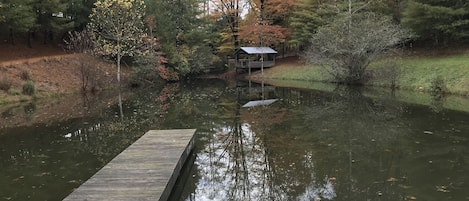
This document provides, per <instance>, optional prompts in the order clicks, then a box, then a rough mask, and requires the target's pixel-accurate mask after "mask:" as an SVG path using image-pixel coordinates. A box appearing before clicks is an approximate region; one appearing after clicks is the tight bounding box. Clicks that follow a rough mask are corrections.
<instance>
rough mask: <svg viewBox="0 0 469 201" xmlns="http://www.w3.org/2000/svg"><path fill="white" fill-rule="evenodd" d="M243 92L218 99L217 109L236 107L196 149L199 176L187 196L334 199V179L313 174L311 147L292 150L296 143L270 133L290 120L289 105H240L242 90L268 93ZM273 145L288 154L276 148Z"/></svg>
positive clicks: (230, 198)
mask: <svg viewBox="0 0 469 201" xmlns="http://www.w3.org/2000/svg"><path fill="white" fill-rule="evenodd" d="M254 91H255V90H254ZM240 93H241V92H240V91H239V90H238V94H237V98H236V100H231V101H233V102H234V104H233V102H231V103H227V102H228V101H227V100H224V101H223V100H222V101H221V102H222V103H221V104H219V105H221V106H222V107H221V108H219V109H218V110H222V111H232V112H234V113H233V114H232V115H226V114H225V115H224V116H225V117H231V119H232V122H231V123H230V124H225V125H220V126H219V127H214V128H213V130H212V132H213V134H209V135H210V137H209V139H207V142H206V143H205V145H204V147H203V148H202V150H201V151H199V152H198V153H197V159H196V161H195V165H196V166H197V167H198V175H199V177H200V178H198V180H197V184H196V185H197V188H196V189H195V191H194V192H192V194H191V195H190V196H188V197H187V198H186V200H305V201H306V200H320V199H329V200H331V199H333V198H334V197H335V196H336V194H335V190H334V184H333V182H334V180H333V179H331V178H329V177H325V178H318V177H317V176H316V175H315V173H314V172H315V171H314V163H313V160H312V154H311V153H308V152H307V151H306V152H304V151H303V154H298V152H295V151H289V150H288V149H289V147H291V146H292V144H291V142H289V141H288V139H282V138H283V136H277V137H276V136H269V135H270V134H271V130H272V129H273V128H274V127H275V126H276V125H279V124H281V123H282V122H285V121H287V120H289V112H288V110H287V109H286V108H285V105H284V104H282V103H279V104H273V105H270V106H257V107H252V108H240V105H241V104H242V100H241V99H242V97H240V96H247V97H249V98H251V99H252V98H255V97H256V96H257V97H259V96H261V98H262V99H263V98H266V97H264V90H263V89H262V94H257V95H256V94H255V93H256V92H254V93H248V94H242V95H240ZM227 108H230V109H227ZM279 140H280V141H281V140H286V141H285V142H283V143H279V142H278V141H279ZM271 146H273V147H271ZM272 148H273V149H276V150H283V151H285V153H287V154H286V155H285V154H278V152H277V151H271V149H272ZM285 148H286V149H285ZM298 172H301V173H298Z"/></svg>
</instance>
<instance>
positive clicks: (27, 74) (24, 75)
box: [20, 69, 31, 81]
mask: <svg viewBox="0 0 469 201" xmlns="http://www.w3.org/2000/svg"><path fill="white" fill-rule="evenodd" d="M20 78H21V79H22V80H24V81H28V80H31V73H30V72H29V70H28V69H22V70H21V74H20Z"/></svg>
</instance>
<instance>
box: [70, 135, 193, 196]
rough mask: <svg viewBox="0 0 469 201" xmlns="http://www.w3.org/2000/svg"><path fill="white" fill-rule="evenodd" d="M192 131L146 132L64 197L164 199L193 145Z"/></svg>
mask: <svg viewBox="0 0 469 201" xmlns="http://www.w3.org/2000/svg"><path fill="white" fill-rule="evenodd" d="M194 133H195V129H183V130H151V131H149V132H147V133H146V134H145V135H143V136H142V137H141V138H140V139H138V140H137V141H136V142H135V143H133V144H132V145H130V146H129V147H128V148H127V149H126V150H124V151H123V152H122V153H120V154H119V155H118V156H116V157H115V158H114V159H113V160H112V161H111V162H109V163H108V164H107V165H106V166H105V167H103V168H102V169H101V170H99V171H98V172H97V173H96V174H95V175H93V176H92V177H91V178H90V179H89V180H88V181H86V182H85V183H84V184H82V185H81V186H80V187H79V188H77V189H76V190H75V191H74V192H73V193H71V194H70V195H69V196H68V197H66V198H65V199H64V200H65V201H85V200H86V201H94V200H96V201H97V200H99V201H102V200H111V201H124V200H126V201H127V200H130V201H140V200H160V201H162V200H167V199H168V197H169V194H170V193H171V190H172V188H173V186H174V184H175V182H176V179H177V177H178V175H179V173H180V172H181V169H182V166H183V165H184V162H185V161H186V160H187V158H188V156H189V154H190V152H191V150H192V149H193V147H194V140H193V136H194Z"/></svg>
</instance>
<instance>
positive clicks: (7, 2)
mask: <svg viewBox="0 0 469 201" xmlns="http://www.w3.org/2000/svg"><path fill="white" fill-rule="evenodd" d="M0 13H2V15H4V18H3V20H4V23H3V24H2V27H4V28H6V30H7V31H8V32H9V38H10V42H11V43H12V44H14V43H15V42H14V38H15V34H16V33H26V32H28V31H30V30H31V29H33V28H34V26H35V25H36V14H35V12H34V9H33V6H32V0H4V1H3V6H1V7H0ZM0 22H1V20H0Z"/></svg>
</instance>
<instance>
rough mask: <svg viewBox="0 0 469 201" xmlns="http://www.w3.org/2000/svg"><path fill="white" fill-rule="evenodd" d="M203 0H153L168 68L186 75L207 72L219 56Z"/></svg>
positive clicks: (152, 9)
mask: <svg viewBox="0 0 469 201" xmlns="http://www.w3.org/2000/svg"><path fill="white" fill-rule="evenodd" d="M199 5H201V1H200V0H152V1H151V2H150V6H149V7H148V13H149V15H151V16H152V18H154V21H155V22H154V23H155V25H154V27H155V28H154V29H153V30H154V33H153V34H154V35H156V36H157V37H158V38H159V41H160V43H161V45H162V50H163V51H164V52H165V53H166V57H167V59H168V64H167V68H169V69H167V70H169V71H175V72H177V73H178V74H179V75H180V76H182V77H184V76H186V75H189V74H196V73H200V72H204V71H207V70H208V68H209V67H210V66H212V65H213V64H214V63H215V62H217V61H218V60H219V59H218V57H216V55H215V54H216V49H214V48H213V47H214V45H215V44H214V41H216V40H215V39H216V38H217V36H216V34H215V35H214V32H212V26H211V25H210V24H209V23H208V22H207V18H205V17H204V16H203V15H202V14H203V13H202V10H201V9H200V8H199Z"/></svg>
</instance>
